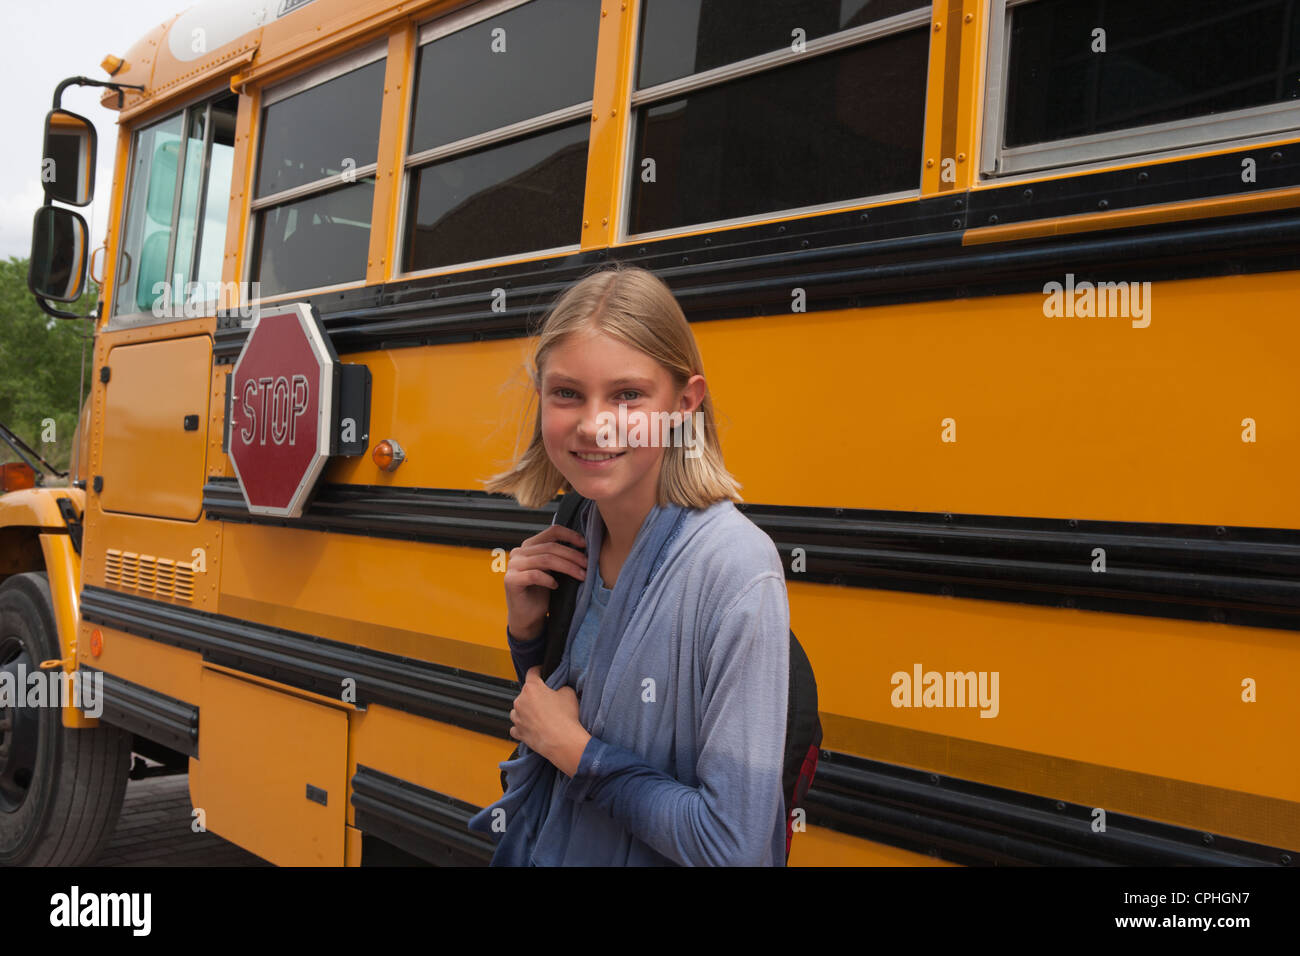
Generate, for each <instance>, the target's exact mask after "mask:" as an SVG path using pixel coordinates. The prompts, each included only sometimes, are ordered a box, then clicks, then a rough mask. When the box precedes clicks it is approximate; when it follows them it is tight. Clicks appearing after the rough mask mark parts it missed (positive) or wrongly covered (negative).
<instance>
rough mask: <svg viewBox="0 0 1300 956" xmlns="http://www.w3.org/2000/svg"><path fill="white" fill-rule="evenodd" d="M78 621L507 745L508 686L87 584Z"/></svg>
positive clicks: (511, 687) (513, 687)
mask: <svg viewBox="0 0 1300 956" xmlns="http://www.w3.org/2000/svg"><path fill="white" fill-rule="evenodd" d="M81 617H82V620H85V621H90V622H93V623H96V624H103V625H105V626H107V627H113V628H117V629H118V630H122V631H126V632H128V633H130V634H135V635H138V636H140V637H147V638H149V639H151V640H156V641H159V642H161V643H163V644H170V645H173V646H175V647H181V648H185V649H186V650H191V651H198V652H199V653H200V654H202V656H203V659H204V660H205V661H209V662H211V663H214V664H220V665H222V666H225V667H230V668H234V669H236V670H240V671H243V672H245V673H247V674H254V675H256V676H259V677H265V678H268V679H270V680H275V681H279V682H280V683H283V684H288V685H289V686H291V687H298V688H301V689H303V690H309V691H312V692H314V693H318V694H322V695H325V696H328V697H337V698H341V697H342V695H343V692H344V689H345V686H346V685H345V684H344V680H345V679H348V678H351V679H352V680H353V681H355V703H356V704H357V706H358V707H362V708H364V707H365V706H366V705H367V704H372V703H373V704H383V705H385V706H388V707H394V708H396V709H398V710H403V711H406V712H408V713H412V714H418V715H420V716H422V717H432V718H434V719H436V720H440V721H442V722H443V723H448V724H453V725H455V726H457V727H464V728H465V729H467V730H474V731H477V732H479V733H483V734H491V735H493V736H496V737H501V738H503V739H506V740H513V738H512V737H511V736H510V706H511V703H512V702H513V701H514V699H515V697H516V696H518V694H519V687H518V684H516V683H515V682H514V681H509V680H503V679H500V678H495V677H487V676H484V675H481V674H471V673H467V672H464V671H460V670H457V669H456V668H453V667H443V666H442V665H439V664H432V663H429V662H428V661H421V660H416V659H413V658H407V657H401V656H398V655H396V654H386V653H383V652H380V651H374V650H370V649H368V648H365V647H359V646H356V645H351V644H344V643H341V642H339V641H330V640H326V639H324V638H320V637H313V636H312V635H310V634H301V633H298V632H295V631H288V630H285V629H283V628H275V627H266V626H263V625H259V624H253V623H251V622H248V621H243V620H239V619H238V618H233V617H226V616H224V615H220V614H213V613H211V612H209V611H200V610H196V609H194V608H186V607H180V606H178V605H173V604H164V603H162V602H160V601H153V600H150V599H147V598H140V597H135V596H134V595H129V594H119V593H117V592H115V591H110V590H107V589H105V588H100V587H95V586H94V585H86V586H84V587H83V588H82V592H81Z"/></svg>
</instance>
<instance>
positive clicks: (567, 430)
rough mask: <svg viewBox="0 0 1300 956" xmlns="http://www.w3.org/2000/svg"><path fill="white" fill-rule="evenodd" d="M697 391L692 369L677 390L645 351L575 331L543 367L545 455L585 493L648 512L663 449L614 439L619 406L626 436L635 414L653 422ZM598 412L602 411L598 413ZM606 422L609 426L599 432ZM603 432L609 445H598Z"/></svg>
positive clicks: (693, 400)
mask: <svg viewBox="0 0 1300 956" xmlns="http://www.w3.org/2000/svg"><path fill="white" fill-rule="evenodd" d="M704 392H705V384H704V377H703V376H700V375H696V376H693V377H692V378H691V380H690V381H689V382H688V383H687V386H686V388H685V389H684V390H683V392H682V393H681V394H677V392H676V390H675V389H674V388H673V383H672V377H671V376H670V375H669V374H668V371H667V370H666V369H664V368H663V367H662V366H661V365H659V363H658V362H656V361H655V360H654V359H652V358H650V356H648V355H646V354H645V353H643V352H640V351H638V350H637V349H634V348H632V347H631V346H628V345H624V344H623V343H622V342H619V341H618V340H616V339H614V338H611V337H610V336H608V335H605V334H604V333H600V332H595V331H592V330H590V329H580V330H579V331H577V332H574V333H572V334H570V335H569V336H568V337H567V338H566V339H565V340H564V341H562V342H561V343H560V344H559V345H558V346H556V347H554V348H553V349H552V350H551V353H550V355H549V357H548V358H547V360H546V363H545V368H544V369H543V370H542V389H541V393H540V395H539V397H538V400H539V405H540V408H541V415H542V441H543V443H544V444H545V446H546V453H547V454H548V455H549V456H550V458H551V461H552V462H553V463H554V464H555V467H556V468H558V469H559V470H560V473H561V474H562V475H564V477H565V478H567V479H568V481H569V484H571V485H572V486H573V487H574V489H575V490H576V491H577V492H578V493H579V494H581V495H582V496H583V497H584V498H591V499H592V500H594V501H604V502H607V503H614V502H617V503H619V504H621V505H622V504H625V505H627V506H628V507H629V508H634V509H637V510H640V508H641V507H642V506H643V507H644V510H645V511H649V509H650V508H651V507H652V506H653V505H654V502H655V491H656V488H657V487H658V482H659V468H660V466H661V465H662V463H663V454H664V449H663V448H662V447H661V446H659V445H657V444H656V445H645V446H642V447H629V439H628V437H624V439H623V440H622V441H621V442H620V436H619V435H618V427H617V422H618V417H619V405H620V404H623V405H626V406H627V412H626V415H627V416H628V425H627V431H628V433H629V436H630V435H631V433H632V422H633V421H634V420H635V418H636V417H637V416H635V415H633V413H634V412H636V413H638V414H640V415H645V416H651V417H650V418H649V420H650V421H652V422H657V421H658V419H656V418H653V417H652V415H653V413H654V412H659V411H662V412H672V411H679V412H682V413H683V414H685V413H687V412H691V411H694V410H695V408H696V407H697V406H698V405H699V404H700V402H702V401H703V400H704ZM602 412H607V413H608V415H607V416H605V417H604V418H602V417H600V416H601V413H602ZM607 420H612V421H613V423H614V425H613V427H612V428H606V429H605V431H604V432H603V433H602V431H601V424H602V423H603V422H605V421H607ZM602 435H604V436H608V437H609V438H610V439H612V440H613V442H614V444H613V445H612V446H606V447H602V445H601V444H600V443H599V441H598V438H599V437H601V436H602ZM609 455H613V456H614V457H612V458H606V457H605V456H609ZM584 456H586V457H588V458H591V457H594V458H599V459H603V460H595V461H593V460H584Z"/></svg>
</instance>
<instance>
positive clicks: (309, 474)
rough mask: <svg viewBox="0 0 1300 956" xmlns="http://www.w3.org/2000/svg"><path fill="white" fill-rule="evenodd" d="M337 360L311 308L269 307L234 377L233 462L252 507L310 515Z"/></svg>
mask: <svg viewBox="0 0 1300 956" xmlns="http://www.w3.org/2000/svg"><path fill="white" fill-rule="evenodd" d="M337 363H338V356H337V354H335V352H334V347H333V345H331V344H330V340H329V338H328V337H327V336H326V335H325V330H324V328H323V327H322V326H321V323H320V319H319V317H318V316H317V315H316V311H315V309H313V308H312V307H311V306H309V305H307V304H305V303H302V302H295V303H293V304H291V305H283V306H279V305H277V306H272V307H269V308H266V309H263V310H262V312H261V315H260V317H259V318H258V319H257V320H256V324H255V325H254V326H253V330H252V332H250V333H249V336H248V340H247V341H245V342H244V348H243V350H242V351H241V352H240V353H239V360H238V361H237V362H235V370H234V372H232V373H231V377H230V389H231V402H230V409H231V418H230V460H231V461H232V462H233V463H234V466H235V475H236V476H237V477H238V478H239V485H240V487H241V488H242V489H243V491H244V500H245V501H246V502H247V503H248V510H249V511H250V512H251V513H253V514H262V515H276V516H279V517H286V518H297V517H299V516H300V515H301V514H302V509H303V505H304V504H306V502H307V498H308V496H310V494H311V491H312V488H313V486H314V485H315V484H316V479H317V478H318V477H320V473H321V471H322V470H323V469H324V467H325V462H326V460H327V459H328V458H329V454H330V430H331V427H332V425H331V416H332V414H333V396H334V382H335V378H336V365H337Z"/></svg>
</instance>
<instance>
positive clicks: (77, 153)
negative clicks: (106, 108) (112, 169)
mask: <svg viewBox="0 0 1300 956" xmlns="http://www.w3.org/2000/svg"><path fill="white" fill-rule="evenodd" d="M96 147H97V138H96V135H95V126H94V124H93V123H91V122H90V120H88V119H86V118H85V117H84V116H78V115H77V114H76V113H69V112H68V111H67V110H63V109H55V110H50V112H49V113H47V114H46V115H45V150H44V152H43V153H42V157H41V184H42V185H43V186H44V187H45V201H46V202H47V203H48V202H50V201H51V200H57V201H58V202H64V203H67V204H68V205H70V206H85V205H88V204H89V203H90V200H91V199H92V198H94V195H95V150H96Z"/></svg>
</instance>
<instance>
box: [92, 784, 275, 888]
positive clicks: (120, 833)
mask: <svg viewBox="0 0 1300 956" xmlns="http://www.w3.org/2000/svg"><path fill="white" fill-rule="evenodd" d="M193 809H194V808H193V807H192V806H191V805H190V783H189V777H188V775H186V774H183V773H180V774H174V775H171V776H166V777H145V778H144V779H142V780H131V781H128V782H127V785H126V796H125V797H124V798H123V801H122V815H121V816H120V817H119V818H118V822H117V830H116V831H115V832H114V833H113V837H112V839H111V840H110V841H109V844H108V846H107V847H106V848H105V849H104V852H103V853H102V854H100V857H99V859H98V860H96V861H95V862H94V864H92V865H94V866H271V864H270V863H268V862H267V861H266V860H263V859H262V858H261V857H259V856H254V855H253V854H252V853H249V852H248V851H247V850H244V849H242V848H240V847H238V846H235V844H233V843H228V842H227V841H225V840H223V839H221V837H219V836H217V835H216V834H215V833H195V832H194V831H193V830H191V829H190V827H191V825H192V824H193V821H194V818H193V816H192V815H191V814H192V811H193Z"/></svg>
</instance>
